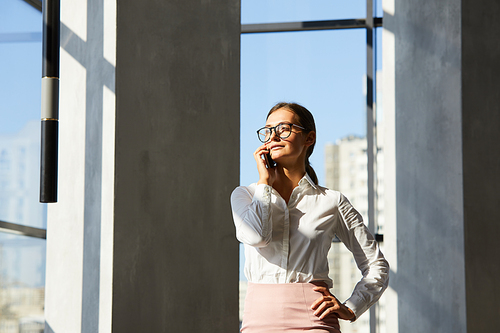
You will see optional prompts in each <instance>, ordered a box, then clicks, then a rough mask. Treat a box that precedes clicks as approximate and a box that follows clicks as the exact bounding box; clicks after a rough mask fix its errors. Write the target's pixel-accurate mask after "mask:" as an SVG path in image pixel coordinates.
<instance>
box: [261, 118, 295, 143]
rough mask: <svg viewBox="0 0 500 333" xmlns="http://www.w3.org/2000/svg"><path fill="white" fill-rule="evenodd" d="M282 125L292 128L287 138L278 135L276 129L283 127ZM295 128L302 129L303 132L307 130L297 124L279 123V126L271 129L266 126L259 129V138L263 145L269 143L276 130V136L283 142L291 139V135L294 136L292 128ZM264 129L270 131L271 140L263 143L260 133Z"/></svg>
mask: <svg viewBox="0 0 500 333" xmlns="http://www.w3.org/2000/svg"><path fill="white" fill-rule="evenodd" d="M282 125H288V126H290V132H289V133H288V135H287V136H285V137H283V136H281V135H278V132H276V127H279V126H282ZM293 126H295V127H298V128H300V129H302V130H305V128H304V127H302V126H299V125H296V124H293V123H279V124H278V125H276V126H271V127H266V126H264V127H262V128H259V129H258V130H257V138H259V141H260V142H262V143H266V142H269V141H271V138H272V137H273V130H274V134H276V136H278V137H279V138H280V139H281V140H285V139H287V138H289V137H290V135H292V127H293ZM263 129H268V130H269V131H270V135H269V139H268V140H266V141H262V139H261V138H260V134H259V132H260V131H262V130H263Z"/></svg>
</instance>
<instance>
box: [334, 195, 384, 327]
mask: <svg viewBox="0 0 500 333" xmlns="http://www.w3.org/2000/svg"><path fill="white" fill-rule="evenodd" d="M337 222H338V223H337V225H336V234H337V236H338V238H339V239H340V240H341V241H342V242H343V243H344V244H345V246H346V247H347V248H348V249H349V250H350V251H351V252H352V254H353V256H354V260H355V261H356V264H357V266H358V268H359V270H360V271H361V274H362V275H363V277H362V278H361V280H360V281H359V282H358V283H357V284H356V286H355V288H354V291H353V292H352V295H351V297H350V298H349V299H348V300H347V301H346V302H345V304H346V305H347V306H348V307H349V308H350V309H351V310H353V312H354V314H355V315H356V318H358V317H359V316H360V315H361V314H362V313H363V312H365V311H366V310H367V309H368V308H370V306H372V305H373V304H374V303H375V302H376V301H377V300H378V299H379V298H380V296H381V295H382V293H383V292H384V290H385V289H386V288H387V285H388V283H389V264H388V262H387V260H385V258H384V255H383V254H382V252H381V251H380V248H379V246H378V243H377V242H376V241H375V238H374V237H373V235H372V234H371V233H370V231H369V230H368V228H367V227H366V226H365V224H364V223H363V218H362V217H361V215H360V214H359V213H358V212H357V211H356V210H355V209H354V207H352V205H351V203H350V202H349V200H347V198H346V197H344V196H343V195H342V194H341V195H340V199H339V218H338V221H337Z"/></svg>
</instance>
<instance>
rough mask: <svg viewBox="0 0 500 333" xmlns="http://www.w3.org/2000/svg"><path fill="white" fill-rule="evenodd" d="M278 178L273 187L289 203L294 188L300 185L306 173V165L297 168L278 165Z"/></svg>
mask: <svg viewBox="0 0 500 333" xmlns="http://www.w3.org/2000/svg"><path fill="white" fill-rule="evenodd" d="M277 168H278V169H277V170H276V180H275V181H274V183H273V188H274V189H275V190H276V191H277V192H278V193H279V194H280V195H281V197H282V198H283V199H285V202H286V203H288V200H289V199H290V196H291V195H292V192H293V189H294V188H295V187H297V186H298V185H299V181H300V180H301V179H302V177H304V174H305V173H306V169H305V166H301V167H297V168H284V167H280V166H279V165H278V166H277Z"/></svg>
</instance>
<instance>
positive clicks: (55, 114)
mask: <svg viewBox="0 0 500 333" xmlns="http://www.w3.org/2000/svg"><path fill="white" fill-rule="evenodd" d="M42 15H43V61H42V107H41V108H42V119H41V123H42V130H41V159H40V202H43V203H49V202H57V165H58V156H57V150H58V132H59V46H60V37H59V36H60V33H59V26H60V23H59V22H60V0H44V1H43V3H42Z"/></svg>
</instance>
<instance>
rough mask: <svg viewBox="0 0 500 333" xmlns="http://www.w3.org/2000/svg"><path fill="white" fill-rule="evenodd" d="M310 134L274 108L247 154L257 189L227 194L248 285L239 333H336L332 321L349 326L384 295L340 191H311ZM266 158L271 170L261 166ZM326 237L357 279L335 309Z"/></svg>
mask: <svg viewBox="0 0 500 333" xmlns="http://www.w3.org/2000/svg"><path fill="white" fill-rule="evenodd" d="M315 129H316V126H315V124H314V118H313V116H312V114H311V113H310V112H309V111H308V110H307V109H306V108H304V107H303V106H301V105H298V104H295V103H278V104H276V105H275V106H274V107H273V108H272V109H271V110H270V111H269V114H268V117H267V121H266V126H265V127H263V128H261V129H260V130H259V131H258V133H259V135H260V137H261V141H263V145H261V146H260V147H259V148H257V150H256V151H255V153H254V159H255V162H256V164H257V170H258V172H259V179H258V182H256V183H253V184H251V185H250V186H239V187H238V188H236V189H235V190H234V191H233V193H232V195H231V205H232V210H233V218H234V224H235V227H236V237H237V238H238V240H239V241H240V242H242V243H243V244H244V246H245V257H246V262H245V275H246V277H247V279H248V281H249V285H248V291H247V298H246V300H245V311H244V314H243V325H242V330H241V331H242V332H244V333H252V332H281V331H282V330H284V329H286V330H287V332H302V331H304V330H308V331H310V332H340V324H339V319H343V320H350V321H354V320H356V319H357V318H358V317H359V316H360V315H361V314H362V313H363V312H365V311H366V310H367V309H368V308H369V307H370V306H371V305H373V304H374V303H375V302H376V301H377V300H378V299H379V297H380V296H381V294H382V293H383V291H384V290H385V289H386V288H387V284H388V272H389V266H388V263H387V261H386V260H385V259H384V256H383V255H382V253H381V252H380V250H379V247H378V244H377V242H376V241H375V240H374V237H373V236H372V234H371V233H370V232H369V231H368V229H367V227H366V226H365V225H364V223H363V219H362V217H361V215H359V213H358V212H357V211H356V210H355V209H354V208H353V207H352V205H351V204H350V202H349V201H348V200H347V199H346V198H345V197H344V195H342V194H341V193H340V192H337V191H333V190H330V189H327V188H325V187H321V186H319V185H318V180H317V178H316V176H315V173H314V170H313V169H312V167H311V166H310V164H309V161H308V159H309V156H311V154H312V152H313V149H314V144H315V142H316V131H315ZM267 154H270V155H271V157H272V159H273V160H274V161H275V162H276V165H275V166H274V167H269V166H267V165H266V162H265V159H264V158H263V157H264V156H265V155H267ZM313 178H314V179H313ZM334 237H338V238H339V239H340V240H342V242H344V244H345V245H346V247H347V248H348V249H349V250H350V251H351V252H352V254H353V256H354V259H355V260H356V263H357V265H358V268H359V270H360V271H361V273H362V274H363V278H362V279H361V280H360V281H359V282H358V284H357V285H356V287H355V288H354V291H353V293H352V295H351V297H350V298H348V299H347V300H346V301H345V302H343V303H342V302H340V301H339V300H338V299H337V297H335V296H334V295H332V294H331V293H330V291H329V288H331V287H332V285H333V283H332V280H331V279H330V278H329V276H328V273H329V268H328V259H327V253H328V250H329V248H330V246H331V244H332V240H333V238H334ZM262 304H266V306H262Z"/></svg>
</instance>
